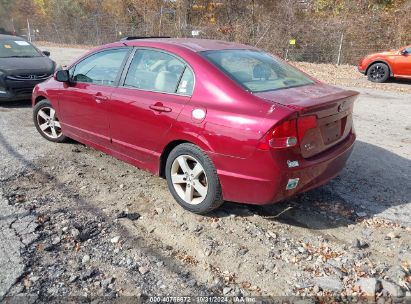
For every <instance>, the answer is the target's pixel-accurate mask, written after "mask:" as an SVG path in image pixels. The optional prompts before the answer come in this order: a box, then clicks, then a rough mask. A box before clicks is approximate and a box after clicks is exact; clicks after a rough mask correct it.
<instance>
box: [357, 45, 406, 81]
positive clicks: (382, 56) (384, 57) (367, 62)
mask: <svg viewBox="0 0 411 304" xmlns="http://www.w3.org/2000/svg"><path fill="white" fill-rule="evenodd" d="M376 62H384V63H385V64H387V65H388V66H389V68H390V73H391V76H393V77H397V78H411V54H401V52H400V51H398V50H395V51H388V52H381V53H376V54H371V55H369V56H367V57H365V58H363V59H362V60H361V61H360V63H359V65H358V70H359V71H360V72H361V73H367V70H368V68H369V67H370V66H371V65H372V64H374V63H376Z"/></svg>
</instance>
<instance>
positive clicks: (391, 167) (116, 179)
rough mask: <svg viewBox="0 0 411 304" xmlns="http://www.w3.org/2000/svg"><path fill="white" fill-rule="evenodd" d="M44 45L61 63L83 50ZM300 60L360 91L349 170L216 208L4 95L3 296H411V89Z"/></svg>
mask: <svg viewBox="0 0 411 304" xmlns="http://www.w3.org/2000/svg"><path fill="white" fill-rule="evenodd" d="M47 49H49V50H51V52H52V57H53V58H54V59H55V60H56V61H58V62H59V63H60V64H62V65H63V64H67V63H68V62H69V61H71V60H72V59H73V57H74V58H75V57H77V56H79V55H80V54H81V53H82V52H84V50H82V49H79V48H64V49H62V48H58V47H51V46H48V47H47ZM299 66H300V67H301V68H302V69H304V70H306V71H307V72H309V73H311V74H313V75H315V76H316V77H318V78H320V79H323V80H325V81H328V82H330V83H332V84H336V85H340V86H347V87H350V88H353V87H354V88H355V89H357V90H358V91H360V93H361V96H360V98H359V99H358V101H357V104H356V106H355V117H354V118H355V127H356V131H357V134H358V141H357V143H356V146H355V150H354V152H353V154H352V156H351V158H350V160H349V162H348V164H347V167H346V168H345V170H344V171H343V172H342V174H341V175H340V176H339V177H337V178H335V179H334V180H332V181H331V182H330V183H328V184H327V185H324V186H322V187H320V188H318V189H316V190H312V191H309V192H307V193H304V194H301V195H299V196H297V197H294V198H292V199H289V200H287V201H284V202H282V203H279V204H276V205H272V206H264V207H258V206H247V205H239V204H233V203H230V202H226V203H225V204H224V205H223V206H222V208H221V209H219V210H218V211H216V212H214V213H212V214H210V215H209V216H197V215H194V214H191V213H189V212H186V211H184V210H183V209H181V208H180V207H179V206H178V205H177V204H176V203H175V202H174V200H173V198H172V196H171V195H170V194H169V192H168V189H167V185H166V182H165V180H163V179H161V178H159V177H156V176H152V175H151V174H149V173H147V172H145V171H142V170H139V169H137V168H135V167H133V166H131V165H128V164H126V163H124V162H121V161H119V160H116V159H114V158H112V157H110V156H107V155H105V154H103V153H101V152H99V151H96V150H94V149H91V148H88V147H86V146H84V145H81V144H79V143H77V142H74V141H72V142H68V143H65V144H53V143H50V142H47V141H45V140H44V139H43V138H42V137H41V136H40V135H39V134H38V133H37V131H36V130H35V128H34V125H33V122H32V117H31V116H32V112H31V108H30V103H29V101H26V102H13V103H2V104H1V105H0V117H1V120H0V156H1V163H0V172H2V174H1V176H0V211H1V212H0V228H1V229H0V234H2V235H1V243H0V269H1V270H2V271H1V272H0V299H1V298H2V297H6V298H10V299H12V297H14V296H20V297H29V298H30V300H32V301H35V300H39V301H46V300H50V299H56V297H69V296H71V297H73V296H77V297H81V298H73V299H83V300H84V299H89V300H90V299H97V300H98V301H101V302H104V301H111V300H112V299H113V298H116V297H120V298H121V299H126V296H135V297H140V299H143V300H145V301H152V300H153V298H151V297H152V296H200V295H204V296H205V295H207V296H210V295H215V296H222V297H223V300H225V299H226V298H225V297H232V296H270V297H272V298H271V299H272V300H276V301H280V299H282V298H279V297H281V296H287V297H290V296H301V297H304V299H305V301H306V302H308V303H310V302H312V303H314V302H336V301H338V302H341V301H346V302H351V301H352V300H353V297H355V298H359V297H365V296H368V298H367V299H368V300H369V301H372V300H375V299H376V298H378V299H379V301H380V302H379V303H384V302H383V301H387V303H391V302H390V301H392V299H391V298H390V297H395V298H397V300H399V301H403V302H405V301H406V298H405V297H407V298H408V301H410V298H411V293H410V291H411V250H410V249H411V248H410V247H411V199H410V195H411V121H410V119H409V117H410V114H411V106H410V103H411V94H409V93H407V92H410V93H411V89H410V88H411V85H409V84H406V83H391V84H387V85H386V84H383V85H376V86H374V85H372V87H371V88H364V87H366V84H368V83H366V84H364V85H363V84H362V83H363V81H362V78H361V80H357V78H356V76H355V77H354V76H351V75H352V74H351V72H349V71H352V70H353V69H354V68H353V67H339V68H335V67H332V66H325V65H313V64H299ZM341 70H344V71H345V72H344V73H346V74H344V75H342V74H341V73H340V72H341ZM331 74H332V75H336V76H335V77H334V78H331V77H329V75H331ZM359 77H363V76H361V75H360V76H359ZM344 79H345V80H344ZM358 79H360V78H358ZM350 81H351V82H350ZM397 87H398V88H397ZM230 299H232V298H230ZM175 300H176V301H177V299H175ZM192 300H193V301H198V302H201V301H202V299H201V298H194V299H192ZM176 301H174V302H176Z"/></svg>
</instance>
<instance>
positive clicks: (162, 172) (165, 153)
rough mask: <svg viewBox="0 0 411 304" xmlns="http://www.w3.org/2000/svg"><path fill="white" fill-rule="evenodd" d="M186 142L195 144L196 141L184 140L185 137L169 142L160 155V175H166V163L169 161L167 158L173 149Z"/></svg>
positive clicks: (163, 176)
mask: <svg viewBox="0 0 411 304" xmlns="http://www.w3.org/2000/svg"><path fill="white" fill-rule="evenodd" d="M184 143H189V144H193V145H195V143H193V142H191V141H188V140H183V139H177V140H173V141H171V142H169V143H168V144H167V145H166V146H165V147H164V149H163V152H162V153H161V155H160V167H159V175H160V177H162V178H165V177H166V172H165V171H166V163H167V158H168V156H169V155H170V153H171V151H173V149H174V148H175V147H177V146H178V145H181V144H184Z"/></svg>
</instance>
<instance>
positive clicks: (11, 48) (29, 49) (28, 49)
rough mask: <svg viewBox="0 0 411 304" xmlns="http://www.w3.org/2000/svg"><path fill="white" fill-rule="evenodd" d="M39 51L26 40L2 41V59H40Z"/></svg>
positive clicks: (0, 47) (0, 56) (0, 41)
mask: <svg viewBox="0 0 411 304" xmlns="http://www.w3.org/2000/svg"><path fill="white" fill-rule="evenodd" d="M40 56H42V55H41V54H40V53H39V51H38V50H37V49H36V48H34V47H33V46H32V45H31V44H30V43H28V42H27V41H24V40H12V39H10V40H0V58H11V57H40Z"/></svg>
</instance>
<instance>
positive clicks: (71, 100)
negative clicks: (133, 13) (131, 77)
mask: <svg viewBox="0 0 411 304" xmlns="http://www.w3.org/2000/svg"><path fill="white" fill-rule="evenodd" d="M129 51H130V48H126V47H124V48H119V49H109V50H105V51H100V52H98V53H95V54H92V55H90V56H88V57H87V58H85V59H83V60H81V61H80V62H79V63H77V64H76V65H75V66H74V67H72V68H71V69H70V75H71V81H70V83H69V84H65V90H64V92H63V93H62V94H61V95H60V97H59V108H60V115H61V121H62V128H63V130H64V132H65V133H67V135H68V136H70V135H71V134H73V135H74V137H75V136H78V137H80V138H82V139H85V140H87V141H91V142H93V143H95V144H98V145H102V146H107V145H108V144H109V143H110V134H109V125H108V108H107V102H108V101H109V100H110V97H111V94H112V92H113V88H114V86H116V85H117V84H118V80H119V75H120V74H121V70H122V67H123V64H124V62H125V60H126V57H127V54H128V53H129Z"/></svg>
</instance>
